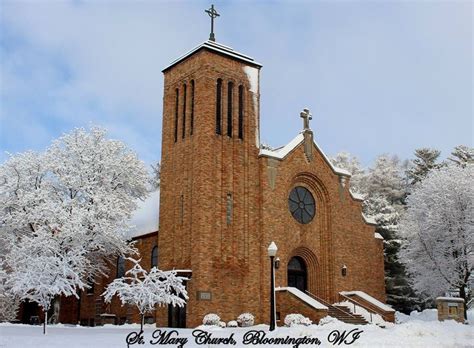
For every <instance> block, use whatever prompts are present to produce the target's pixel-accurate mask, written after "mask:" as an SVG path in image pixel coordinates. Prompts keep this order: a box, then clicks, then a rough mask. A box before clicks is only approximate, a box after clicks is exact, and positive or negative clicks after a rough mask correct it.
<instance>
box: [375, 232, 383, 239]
mask: <svg viewBox="0 0 474 348" xmlns="http://www.w3.org/2000/svg"><path fill="white" fill-rule="evenodd" d="M374 238H376V239H382V240H383V239H384V238H383V237H382V235H381V234H380V233H377V232H375V233H374Z"/></svg>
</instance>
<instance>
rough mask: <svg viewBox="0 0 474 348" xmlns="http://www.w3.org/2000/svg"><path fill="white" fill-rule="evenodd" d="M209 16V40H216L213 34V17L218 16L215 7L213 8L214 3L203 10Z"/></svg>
mask: <svg viewBox="0 0 474 348" xmlns="http://www.w3.org/2000/svg"><path fill="white" fill-rule="evenodd" d="M204 12H206V13H207V14H208V15H209V17H211V34H210V35H209V40H211V41H216V36H215V35H214V18H217V17H219V16H220V14H219V13H217V11H216V9H215V8H214V5H211V8H210V9H208V10H205V11H204Z"/></svg>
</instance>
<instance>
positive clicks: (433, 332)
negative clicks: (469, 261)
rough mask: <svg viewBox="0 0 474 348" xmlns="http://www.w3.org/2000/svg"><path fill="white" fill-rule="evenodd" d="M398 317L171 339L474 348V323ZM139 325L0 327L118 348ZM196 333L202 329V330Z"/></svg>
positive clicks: (3, 340) (6, 346) (59, 341)
mask: <svg viewBox="0 0 474 348" xmlns="http://www.w3.org/2000/svg"><path fill="white" fill-rule="evenodd" d="M469 314H470V319H471V323H472V322H473V321H474V312H473V311H471V312H470V313H469ZM397 319H398V320H400V322H401V323H400V324H388V326H387V327H386V328H385V329H382V328H380V327H378V326H375V325H365V326H356V325H349V324H344V323H341V322H339V321H337V320H334V321H330V322H329V323H327V324H324V325H313V326H309V327H293V328H285V327H280V328H278V329H277V330H276V331H274V332H273V333H269V332H268V327H267V326H265V325H258V326H254V327H251V328H225V329H220V328H208V327H206V328H205V329H206V330H207V331H209V332H210V333H211V335H212V338H219V337H220V338H229V337H232V338H233V339H234V340H235V342H236V344H235V345H229V344H223V343H221V344H202V345H198V344H197V343H196V342H195V337H193V330H192V329H179V330H177V334H175V335H173V337H175V338H176V337H179V338H181V339H187V343H185V344H184V347H185V348H186V347H229V346H233V347H249V346H253V345H252V344H250V345H244V344H243V340H244V336H245V335H246V334H247V335H248V332H249V331H251V330H263V332H264V333H265V335H266V338H286V337H287V336H289V337H290V338H294V339H302V338H303V337H305V336H306V337H307V338H318V339H319V340H320V341H321V343H320V344H319V345H318V344H313V345H309V344H301V345H299V346H298V347H311V346H313V347H314V346H320V347H333V346H337V347H343V346H346V345H345V344H344V343H342V344H341V345H338V344H337V343H336V344H333V343H331V341H333V338H334V333H333V334H332V336H331V335H330V334H331V333H332V332H333V331H334V330H338V331H339V332H340V333H342V332H344V331H346V333H349V331H351V330H355V331H352V333H351V335H349V336H348V338H347V342H348V343H349V342H351V341H352V340H353V336H352V334H353V333H356V332H358V331H361V333H360V335H359V338H358V339H357V340H356V341H354V342H353V343H352V344H350V346H351V347H430V348H431V347H443V348H444V347H456V348H458V347H466V348H467V347H474V325H472V324H471V325H463V324H458V323H456V322H454V321H447V322H438V321H437V320H436V310H427V311H424V312H423V313H412V315H410V316H407V315H399V313H397ZM137 328H138V326H137V325H124V326H112V325H110V326H109V325H107V326H103V327H93V328H87V327H74V326H65V325H54V326H50V327H49V328H48V335H46V336H43V334H42V328H41V327H40V326H29V325H19V324H17V325H13V324H0V348H13V347H15V348H16V347H18V348H40V347H49V348H56V347H57V348H59V347H61V348H62V347H66V348H76V347H77V348H79V347H80V348H84V347H103V348H109V347H110V348H119V347H127V344H126V336H127V335H128V334H129V333H130V332H132V331H136V330H137ZM198 329H203V327H200V328H198ZM155 330H166V331H167V332H170V331H171V330H172V329H168V328H164V329H157V328H155V327H153V326H147V327H146V328H145V334H144V338H145V342H144V344H134V345H130V347H154V346H161V344H160V345H157V344H156V345H152V344H151V343H150V340H154V341H156V339H153V336H152V334H153V332H154V331H155ZM166 346H167V347H178V346H179V344H178V343H174V344H167V345H166ZM259 346H260V347H282V348H284V347H292V346H295V345H294V344H293V345H291V344H272V343H267V344H261V345H259Z"/></svg>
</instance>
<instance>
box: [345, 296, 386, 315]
mask: <svg viewBox="0 0 474 348" xmlns="http://www.w3.org/2000/svg"><path fill="white" fill-rule="evenodd" d="M341 294H342V295H345V296H351V295H356V296H359V297H360V298H363V299H364V300H366V301H367V302H370V303H372V304H373V305H374V306H377V307H379V308H380V309H382V310H384V311H386V312H395V311H394V310H393V309H392V308H391V307H389V306H387V305H386V304H384V303H382V302H380V301H379V300H377V299H375V298H373V297H372V296H370V295H368V294H366V293H365V292H363V291H341Z"/></svg>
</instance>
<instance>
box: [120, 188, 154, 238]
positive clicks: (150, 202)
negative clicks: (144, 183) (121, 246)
mask: <svg viewBox="0 0 474 348" xmlns="http://www.w3.org/2000/svg"><path fill="white" fill-rule="evenodd" d="M159 218H160V190H159V189H158V190H156V191H154V192H152V193H150V195H149V196H148V198H146V199H145V200H144V201H142V200H137V209H136V210H135V211H134V212H133V215H132V218H131V220H130V225H132V228H131V229H130V230H129V231H128V233H127V238H129V239H131V238H135V237H139V236H142V235H145V234H148V233H151V232H156V231H158V222H159Z"/></svg>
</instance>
